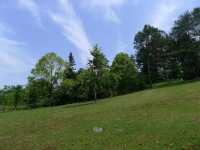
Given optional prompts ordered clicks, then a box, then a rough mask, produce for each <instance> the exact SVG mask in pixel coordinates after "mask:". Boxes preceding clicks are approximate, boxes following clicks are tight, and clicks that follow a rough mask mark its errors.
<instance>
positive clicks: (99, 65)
mask: <svg viewBox="0 0 200 150" xmlns="http://www.w3.org/2000/svg"><path fill="white" fill-rule="evenodd" d="M91 55H92V59H90V60H89V63H88V64H89V68H90V71H91V80H92V83H93V90H94V99H95V102H96V99H97V94H98V93H97V91H98V90H100V88H101V78H102V75H103V72H104V70H105V69H108V60H107V58H106V57H105V55H104V54H103V53H102V51H101V48H100V47H99V46H98V45H95V46H94V47H93V49H92V51H91Z"/></svg>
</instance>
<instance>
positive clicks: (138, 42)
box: [134, 25, 168, 87]
mask: <svg viewBox="0 0 200 150" xmlns="http://www.w3.org/2000/svg"><path fill="white" fill-rule="evenodd" d="M167 38H168V35H167V34H166V33H165V32H164V31H161V30H159V29H157V28H154V27H152V26H150V25H145V26H144V29H143V30H142V31H140V32H138V33H137V34H136V36H135V40H134V47H135V49H136V50H137V53H136V61H137V65H138V68H139V70H140V71H141V72H142V74H144V75H146V76H147V78H148V80H147V81H148V83H149V84H150V85H151V87H152V83H154V82H158V81H160V80H162V76H161V74H162V71H163V70H164V63H165V56H164V54H165V53H166V51H167V50H168V43H167Z"/></svg>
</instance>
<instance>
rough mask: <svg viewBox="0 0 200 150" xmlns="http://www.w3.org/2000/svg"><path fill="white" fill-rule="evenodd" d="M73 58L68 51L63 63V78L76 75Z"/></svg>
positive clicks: (70, 77) (72, 77) (71, 77)
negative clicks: (66, 58) (65, 60)
mask: <svg viewBox="0 0 200 150" xmlns="http://www.w3.org/2000/svg"><path fill="white" fill-rule="evenodd" d="M75 65H76V64H75V60H74V56H73V54H72V52H70V53H69V56H68V60H67V62H66V64H65V69H64V78H65V79H74V78H75V77H76V72H75V70H76V68H75Z"/></svg>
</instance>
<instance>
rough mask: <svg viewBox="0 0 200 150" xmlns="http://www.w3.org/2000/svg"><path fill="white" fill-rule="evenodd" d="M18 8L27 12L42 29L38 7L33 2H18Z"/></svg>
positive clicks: (23, 0) (19, 0)
mask: <svg viewBox="0 0 200 150" xmlns="http://www.w3.org/2000/svg"><path fill="white" fill-rule="evenodd" d="M18 3H19V6H21V7H22V8H24V9H25V10H27V11H28V12H30V13H31V14H32V16H33V17H34V18H35V19H36V21H37V23H38V25H39V26H40V27H42V28H43V25H42V20H41V16H40V9H39V6H38V5H37V4H36V2H35V1H34V0H18Z"/></svg>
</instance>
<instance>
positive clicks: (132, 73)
mask: <svg viewBox="0 0 200 150" xmlns="http://www.w3.org/2000/svg"><path fill="white" fill-rule="evenodd" d="M111 73H112V74H114V76H115V78H116V79H118V81H117V83H118V84H117V92H118V93H119V94H125V93H128V92H131V91H133V90H134V88H135V79H136V66H135V64H134V63H133V60H132V59H131V58H130V57H129V56H128V54H126V53H119V54H117V55H116V57H115V58H114V60H113V63H112V66H111Z"/></svg>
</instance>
